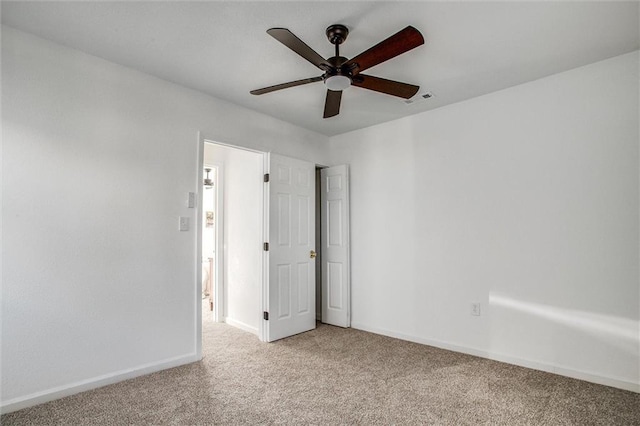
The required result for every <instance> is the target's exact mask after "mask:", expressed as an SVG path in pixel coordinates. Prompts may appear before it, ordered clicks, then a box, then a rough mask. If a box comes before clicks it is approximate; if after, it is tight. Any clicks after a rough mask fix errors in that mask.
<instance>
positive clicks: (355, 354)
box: [0, 323, 640, 425]
mask: <svg viewBox="0 0 640 426" xmlns="http://www.w3.org/2000/svg"><path fill="white" fill-rule="evenodd" d="M203 328H204V343H203V345H204V354H205V357H204V359H203V360H202V361H201V362H197V363H194V364H190V365H186V366H182V367H178V368H174V369H171V370H166V371H162V372H158V373H155V374H151V375H148V376H144V377H140V378H137V379H132V380H128V381H126V382H122V383H118V384H115V385H111V386H107V387H104V388H101V389H97V390H94V391H90V392H85V393H82V394H78V395H75V396H71V397H68V398H64V399H61V400H58V401H53V402H50V403H47V404H43V405H40V406H37V407H33V408H28V409H25V410H21V411H18V412H14V413H10V414H7V415H4V416H2V418H0V421H1V422H2V425H24V424H28V425H49V424H59V425H125V424H126V425H133V424H187V425H204V424H223V425H227V424H251V425H254V424H281V423H287V424H298V425H300V424H318V425H338V424H363V425H373V424H413V425H415V424H434V425H440V424H442V425H444V424H447V425H463V424H473V425H478V424H491V425H496V424H504V425H519V424H543V425H568V424H572V425H592V424H602V425H640V395H639V394H635V393H632V392H626V391H622V390H618V389H613V388H610V387H606V386H599V385H594V384H590V383H587V382H583V381H579V380H573V379H568V378H564V377H560V376H556V375H553V374H548V373H542V372H538V371H533V370H529V369H526V368H520V367H515V366H511V365H508V364H502V363H499V362H495V361H489V360H485V359H481V358H476V357H472V356H468V355H462V354H458V353H455V352H449V351H445V350H441V349H436V348H432V347H429V346H423V345H418V344H414V343H409V342H404V341H401V340H396V339H391V338H388V337H383V336H378V335H375V334H371V333H366V332H362V331H357V330H350V329H348V330H344V329H340V328H336V327H331V326H327V325H319V327H318V328H317V329H316V330H314V331H311V332H308V333H303V334H301V335H298V336H294V337H292V338H289V339H285V340H282V341H279V342H276V343H271V344H265V343H260V342H259V341H258V340H257V338H256V337H255V336H253V335H251V334H248V333H246V332H243V331H241V330H238V329H235V328H233V327H230V326H227V325H225V324H214V323H206V324H205V326H204V327H203Z"/></svg>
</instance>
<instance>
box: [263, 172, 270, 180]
mask: <svg viewBox="0 0 640 426" xmlns="http://www.w3.org/2000/svg"><path fill="white" fill-rule="evenodd" d="M264 181H265V182H269V173H265V174H264Z"/></svg>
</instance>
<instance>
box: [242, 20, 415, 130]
mask: <svg viewBox="0 0 640 426" xmlns="http://www.w3.org/2000/svg"><path fill="white" fill-rule="evenodd" d="M267 34H269V35H270V36H272V37H273V38H275V39H276V40H278V41H279V42H280V43H282V44H284V45H285V46H287V47H288V48H289V49H291V50H293V51H294V52H296V53H297V54H298V55H300V56H302V57H303V58H304V59H306V60H307V61H309V62H311V63H312V64H313V65H315V66H316V67H318V68H320V69H321V70H322V71H323V72H324V73H323V74H322V75H321V76H319V77H311V78H305V79H302V80H296V81H290V82H288V83H282V84H276V85H275V86H269V87H264V88H262V89H257V90H252V91H251V92H250V93H251V94H252V95H263V94H265V93H269V92H273V91H276V90H281V89H287V88H289V87H295V86H300V85H303V84H308V83H315V82H316V81H324V84H325V86H327V97H326V100H325V104H324V116H323V118H329V117H333V116H336V115H338V114H339V113H340V100H341V99H342V91H343V90H345V89H346V88H348V87H349V86H356V87H361V88H363V89H369V90H373V91H375V92H380V93H386V94H387V95H393V96H398V97H401V98H405V99H409V98H410V97H412V96H413V95H415V94H416V93H418V90H419V89H420V87H419V86H415V85H413V84H407V83H401V82H399V81H394V80H387V79H384V78H380V77H374V76H372V75H367V74H362V73H361V72H362V71H364V70H366V69H367V68H371V67H373V66H374V65H378V64H380V63H382V62H384V61H387V60H389V59H391V58H395V57H396V56H398V55H400V54H402V53H404V52H407V51H409V50H411V49H414V48H416V47H418V46H420V45H422V44H424V38H423V37H422V34H420V31H418V30H417V29H415V28H414V27H411V26H408V27H406V28H405V29H403V30H401V31H398V32H397V33H396V34H394V35H392V36H391V37H389V38H387V39H385V40H383V41H381V42H380V43H378V44H376V45H375V46H373V47H371V48H370V49H368V50H365V51H364V52H362V53H360V54H359V55H357V56H355V57H354V58H351V59H347V58H345V57H343V56H340V45H341V44H342V43H343V42H344V41H345V40H346V39H347V35H348V34H349V29H348V28H347V27H346V26H344V25H340V24H336V25H331V26H329V28H327V31H326V34H327V38H328V39H329V42H331V43H332V44H334V45H335V53H336V54H335V56H333V57H331V58H328V59H324V58H323V57H322V56H320V55H319V54H318V53H317V52H316V51H315V50H313V49H312V48H310V47H309V46H307V45H306V44H305V43H304V42H303V41H302V40H300V39H299V38H298V37H296V36H295V35H294V34H293V33H292V32H291V31H289V30H288V29H286V28H270V29H268V30H267Z"/></svg>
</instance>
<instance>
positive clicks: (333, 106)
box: [322, 89, 342, 118]
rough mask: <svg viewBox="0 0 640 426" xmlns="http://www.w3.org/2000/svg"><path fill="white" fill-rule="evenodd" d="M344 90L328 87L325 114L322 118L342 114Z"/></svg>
mask: <svg viewBox="0 0 640 426" xmlns="http://www.w3.org/2000/svg"><path fill="white" fill-rule="evenodd" d="M341 99H342V90H340V91H335V90H329V89H327V99H326V101H325V102H324V115H323V117H322V118H329V117H334V116H336V115H338V114H340V100H341Z"/></svg>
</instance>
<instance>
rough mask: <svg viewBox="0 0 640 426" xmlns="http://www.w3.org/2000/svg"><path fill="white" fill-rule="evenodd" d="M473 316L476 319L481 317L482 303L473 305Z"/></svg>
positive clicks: (473, 303)
mask: <svg viewBox="0 0 640 426" xmlns="http://www.w3.org/2000/svg"><path fill="white" fill-rule="evenodd" d="M471 315H473V316H476V317H479V316H480V302H472V303H471Z"/></svg>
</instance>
